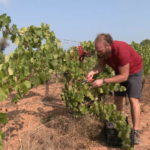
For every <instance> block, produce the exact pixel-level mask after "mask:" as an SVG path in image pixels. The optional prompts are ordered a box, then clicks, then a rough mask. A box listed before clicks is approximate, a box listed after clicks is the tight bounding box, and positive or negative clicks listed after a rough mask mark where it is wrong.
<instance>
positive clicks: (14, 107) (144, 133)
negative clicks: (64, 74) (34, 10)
mask: <svg viewBox="0 0 150 150" xmlns="http://www.w3.org/2000/svg"><path fill="white" fill-rule="evenodd" d="M62 87H63V84H62V83H57V84H56V83H51V84H50V85H49V96H48V98H47V99H45V85H40V86H39V87H38V88H37V89H36V88H33V89H31V90H30V91H29V92H28V93H27V94H26V96H24V98H22V99H21V100H20V101H19V102H18V103H17V104H12V103H10V100H11V98H12V97H13V96H14V94H15V93H13V94H11V95H10V96H9V98H8V99H7V100H6V101H5V102H1V103H0V107H1V108H2V110H1V112H5V113H6V114H7V116H8V123H7V124H6V125H5V126H3V128H2V130H3V131H5V133H6V136H5V139H4V148H3V150H21V148H22V147H23V140H24V139H25V138H26V135H27V133H33V132H34V131H37V130H39V129H41V128H42V129H43V131H45V132H52V131H54V130H57V127H55V128H53V129H52V128H51V127H50V125H45V124H43V122H42V121H41V118H42V117H43V118H48V116H50V117H54V118H61V117H63V118H65V119H66V120H67V119H68V120H69V119H70V116H71V114H70V113H69V109H67V108H66V107H65V103H64V102H63V101H62V100H61V97H60V94H61V89H62ZM149 89H150V85H149V84H145V87H144V90H143V94H142V98H141V100H140V104H141V119H140V133H141V140H142V143H141V144H139V145H135V146H134V149H135V150H150V90H149ZM107 99H109V100H107V102H110V103H112V97H108V98H107ZM124 111H125V114H126V115H128V119H129V123H130V124H131V125H132V122H131V115H130V106H125V108H124ZM65 119H64V120H65ZM54 120H55V119H54ZM47 123H48V121H47ZM99 126H100V131H97V132H98V133H100V134H101V135H99V136H98V137H95V138H93V139H89V140H88V142H87V141H86V142H85V141H84V138H83V139H80V141H79V142H80V144H81V145H82V146H81V147H80V146H79V148H69V147H68V148H66V150H71V149H72V150H73V149H74V150H77V149H78V150H81V149H86V150H88V149H89V150H90V149H91V150H108V148H107V147H106V143H105V140H104V133H103V131H102V128H103V125H102V123H99ZM83 128H84V127H83ZM70 132H71V130H70ZM67 134H69V133H67ZM60 136H61V134H60ZM66 136H68V135H66Z"/></svg>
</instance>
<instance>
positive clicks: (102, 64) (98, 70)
mask: <svg viewBox="0 0 150 150" xmlns="http://www.w3.org/2000/svg"><path fill="white" fill-rule="evenodd" d="M105 67H106V63H105V62H104V61H103V60H101V59H98V64H97V65H96V66H95V67H94V68H93V69H92V70H91V71H93V72H94V74H98V73H101V72H102V71H103V70H104V69H105Z"/></svg>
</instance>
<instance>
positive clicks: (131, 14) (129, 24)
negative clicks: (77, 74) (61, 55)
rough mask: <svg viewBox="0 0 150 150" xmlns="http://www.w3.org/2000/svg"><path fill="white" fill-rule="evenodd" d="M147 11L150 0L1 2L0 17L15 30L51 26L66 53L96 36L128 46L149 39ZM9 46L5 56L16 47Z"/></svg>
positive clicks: (20, 0)
mask: <svg viewBox="0 0 150 150" xmlns="http://www.w3.org/2000/svg"><path fill="white" fill-rule="evenodd" d="M149 7H150V0H0V15H2V14H3V13H6V14H7V15H8V16H10V17H11V25H12V24H16V25H17V27H18V29H20V28H22V27H28V26H30V25H34V26H37V27H38V26H40V25H41V23H42V22H44V23H45V24H46V23H47V24H50V30H51V31H54V33H55V35H56V38H58V39H60V40H61V42H62V47H63V48H64V49H66V50H67V49H68V48H69V47H71V46H79V45H80V41H88V40H91V41H94V40H95V37H96V36H97V34H99V33H109V34H111V35H112V37H113V39H114V40H120V41H125V42H127V43H128V44H130V43H131V42H132V41H135V42H137V43H140V42H141V41H142V40H144V39H147V38H148V39H150V9H149ZM1 36H2V33H1V31H0V37H1ZM66 39H67V40H69V41H66ZM73 41H76V42H73ZM9 43H10V46H9V47H7V48H6V50H5V51H4V53H5V54H6V55H9V54H10V52H11V51H13V52H14V50H15V47H16V46H15V45H14V44H13V43H11V41H9Z"/></svg>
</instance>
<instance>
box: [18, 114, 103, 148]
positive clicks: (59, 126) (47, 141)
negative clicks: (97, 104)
mask: <svg viewBox="0 0 150 150" xmlns="http://www.w3.org/2000/svg"><path fill="white" fill-rule="evenodd" d="M102 128H103V125H102V124H101V123H100V122H99V121H98V120H96V119H95V118H94V117H92V116H89V115H86V116H83V117H80V118H75V117H73V116H70V117H61V118H60V117H58V118H55V119H53V120H52V121H49V122H46V123H45V124H44V126H43V127H42V128H40V129H38V128H37V129H36V130H35V131H34V132H32V131H31V132H30V133H29V132H28V133H26V134H25V135H24V137H23V139H22V140H20V141H21V142H20V150H72V149H74V150H81V149H88V147H89V146H90V143H89V142H90V141H91V140H93V141H98V142H99V141H100V133H101V130H102ZM98 142H96V143H97V144H98Z"/></svg>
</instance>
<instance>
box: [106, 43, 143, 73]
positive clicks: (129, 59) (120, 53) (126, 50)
mask: <svg viewBox="0 0 150 150" xmlns="http://www.w3.org/2000/svg"><path fill="white" fill-rule="evenodd" d="M111 48H112V52H111V55H110V56H109V58H108V59H107V60H105V62H106V64H107V65H109V66H110V67H111V68H112V69H113V70H115V71H116V72H118V67H119V66H120V67H121V66H124V65H126V64H128V63H129V65H130V71H129V74H130V75H131V74H134V73H137V72H139V71H140V70H141V69H142V67H143V60H142V57H141V56H140V55H139V54H138V53H137V52H136V51H135V50H134V49H133V48H132V47H131V46H130V45H129V44H127V43H125V42H122V41H113V43H112V46H111Z"/></svg>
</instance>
